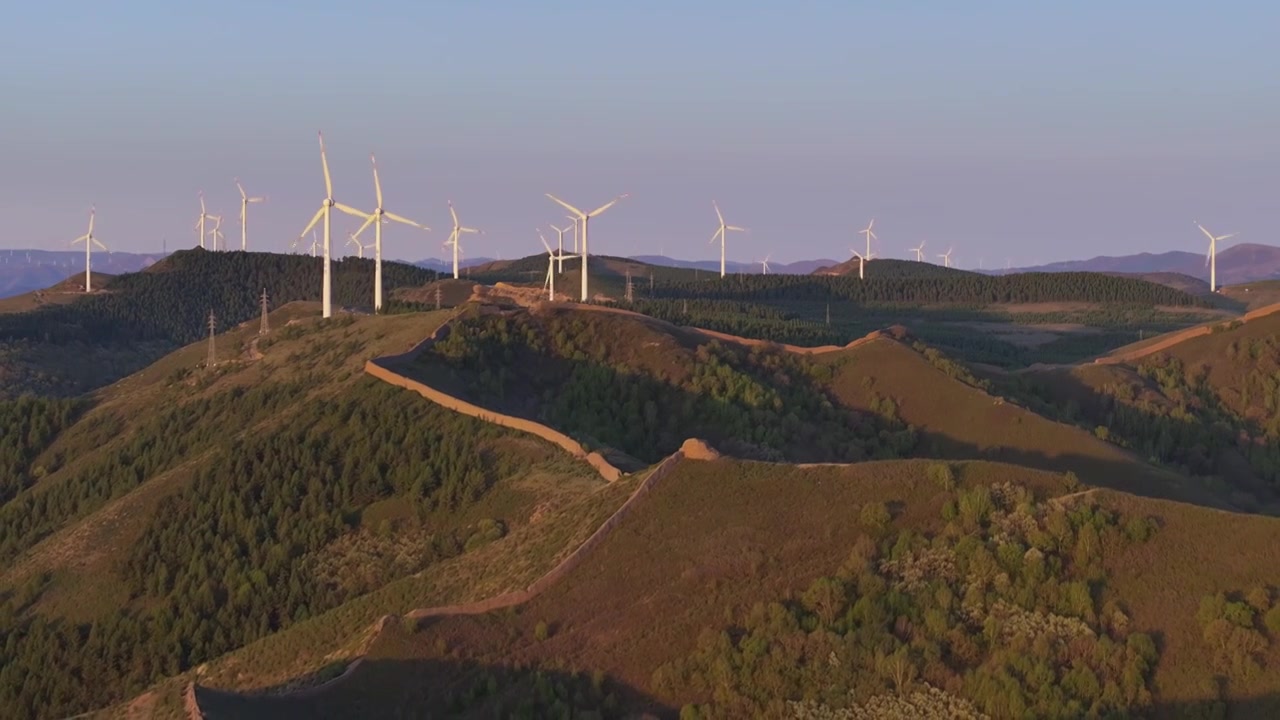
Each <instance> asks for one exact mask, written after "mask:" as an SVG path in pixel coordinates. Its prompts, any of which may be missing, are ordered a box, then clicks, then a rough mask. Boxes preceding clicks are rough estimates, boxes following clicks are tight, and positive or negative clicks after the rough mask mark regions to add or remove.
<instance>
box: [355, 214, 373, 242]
mask: <svg viewBox="0 0 1280 720" xmlns="http://www.w3.org/2000/svg"><path fill="white" fill-rule="evenodd" d="M377 217H378V216H377V215H370V216H369V217H368V218H365V221H364V224H363V225H361V226H360V229H359V230H357V231H355V236H356V237H359V236H360V233H362V232H364V231H365V228H367V227H369V226H370V225H372V224H373V221H374V220H376V219H377Z"/></svg>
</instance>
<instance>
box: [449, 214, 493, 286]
mask: <svg viewBox="0 0 1280 720" xmlns="http://www.w3.org/2000/svg"><path fill="white" fill-rule="evenodd" d="M449 214H450V215H451V216H453V232H451V233H449V239H448V240H445V241H444V244H445V246H446V247H447V246H449V245H452V246H453V279H454V280H457V279H458V238H459V236H461V235H465V234H468V233H479V234H481V235H483V234H484V232H483V231H480V230H477V229H475V228H469V227H462V223H459V222H458V212H457V211H456V210H454V209H453V201H452V200H450V201H449Z"/></svg>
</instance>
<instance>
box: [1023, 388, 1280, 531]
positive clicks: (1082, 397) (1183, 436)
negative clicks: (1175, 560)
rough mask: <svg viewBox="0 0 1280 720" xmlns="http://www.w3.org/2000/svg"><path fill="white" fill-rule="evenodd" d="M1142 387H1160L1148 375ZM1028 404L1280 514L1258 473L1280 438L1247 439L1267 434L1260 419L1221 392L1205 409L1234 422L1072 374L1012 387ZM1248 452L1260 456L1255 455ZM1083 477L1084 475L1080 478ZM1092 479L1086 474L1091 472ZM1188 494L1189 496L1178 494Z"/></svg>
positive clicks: (1257, 508)
mask: <svg viewBox="0 0 1280 720" xmlns="http://www.w3.org/2000/svg"><path fill="white" fill-rule="evenodd" d="M1143 385H1144V390H1146V391H1150V392H1156V393H1159V395H1160V397H1166V396H1165V395H1164V393H1163V392H1162V391H1160V390H1159V389H1158V388H1156V386H1155V385H1154V384H1153V383H1151V382H1150V381H1148V380H1145V379H1144V380H1143ZM1005 389H1006V390H1011V391H1012V392H1013V394H1014V395H1016V396H1018V397H1019V399H1020V400H1021V401H1025V402H1026V403H1027V404H1028V407H1029V409H1031V410H1033V411H1035V412H1038V413H1040V414H1042V415H1045V416H1046V417H1049V418H1051V419H1054V420H1058V421H1059V422H1064V423H1067V424H1071V425H1076V426H1078V427H1081V428H1083V429H1085V430H1088V431H1090V432H1095V431H1096V429H1097V428H1103V429H1104V430H1105V431H1106V432H1107V433H1108V434H1109V435H1110V436H1111V438H1113V439H1118V440H1119V441H1120V443H1118V444H1121V447H1127V448H1131V449H1132V451H1133V452H1135V453H1138V454H1141V455H1143V456H1146V457H1155V458H1158V459H1159V460H1160V461H1161V462H1165V463H1169V464H1170V465H1171V466H1175V467H1177V468H1178V469H1179V471H1180V473H1181V474H1183V475H1184V476H1186V477H1187V479H1188V483H1190V484H1195V485H1198V486H1199V488H1200V489H1201V491H1202V492H1205V493H1209V494H1211V495H1213V496H1214V497H1216V498H1218V499H1219V500H1221V501H1222V502H1221V505H1220V506H1222V507H1230V508H1231V509H1234V510H1240V511H1244V512H1251V513H1261V514H1268V515H1277V514H1280V494H1278V493H1277V491H1276V488H1275V487H1274V486H1273V485H1272V484H1270V483H1268V482H1267V481H1266V480H1265V479H1263V478H1262V477H1260V476H1259V475H1258V469H1257V467H1256V466H1255V462H1256V463H1268V462H1276V461H1277V459H1280V446H1278V445H1277V443H1275V442H1274V441H1264V442H1261V443H1260V442H1258V441H1257V440H1254V441H1252V442H1250V441H1247V440H1243V439H1242V435H1241V434H1242V433H1243V434H1244V435H1245V436H1247V437H1250V438H1257V439H1261V438H1264V437H1265V432H1264V430H1263V428H1262V427H1261V426H1260V425H1259V424H1258V423H1257V422H1256V421H1254V420H1249V419H1244V418H1239V417H1236V416H1235V414H1234V413H1231V412H1230V411H1229V410H1227V409H1226V408H1224V407H1222V406H1221V405H1220V404H1219V403H1218V402H1217V400H1216V398H1207V399H1206V398H1199V397H1198V399H1197V402H1200V403H1201V404H1202V407H1203V408H1204V409H1205V411H1207V412H1210V413H1215V414H1219V415H1222V416H1228V417H1231V418H1232V423H1233V424H1234V427H1233V426H1231V425H1228V424H1226V423H1223V422H1216V423H1213V424H1210V423H1208V422H1205V421H1204V420H1201V419H1198V418H1196V417H1176V416H1174V415H1172V414H1162V413H1158V412H1156V411H1155V410H1154V409H1152V408H1144V407H1140V406H1138V405H1136V404H1132V403H1128V402H1122V401H1120V400H1118V399H1116V398H1114V397H1112V396H1111V395H1108V394H1106V393H1104V392H1102V391H1101V390H1099V389H1096V388H1094V387H1092V386H1090V385H1089V384H1087V383H1085V382H1084V381H1083V380H1082V379H1080V378H1079V377H1077V376H1076V375H1074V374H1073V373H1070V372H1057V373H1053V374H1052V375H1051V376H1045V377H1041V378H1039V379H1035V378H1029V377H1028V378H1022V379H1021V382H1020V383H1018V384H1017V385H1016V386H1012V385H1011V386H1008V387H1006V388H1005ZM1250 456H1254V457H1253V459H1252V460H1251V458H1250ZM1081 477H1082V478H1084V476H1083V475H1082V476H1081ZM1085 479H1086V480H1087V478H1085ZM1177 499H1183V498H1177Z"/></svg>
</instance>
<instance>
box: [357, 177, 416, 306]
mask: <svg viewBox="0 0 1280 720" xmlns="http://www.w3.org/2000/svg"><path fill="white" fill-rule="evenodd" d="M369 163H370V164H371V165H373V192H374V195H375V197H376V199H377V202H378V206H377V207H375V208H374V209H373V212H371V213H369V214H367V215H365V214H364V213H361V214H362V215H364V218H365V221H364V224H363V225H361V226H360V229H359V230H357V231H356V232H355V234H356V235H359V234H360V233H362V232H364V229H365V228H367V227H369V225H373V311H374V312H378V311H380V310H382V226H383V225H384V224H385V223H386V222H387V221H388V220H394V221H395V222H398V223H401V224H404V225H409V226H411V227H416V228H419V229H422V230H430V229H431V228H429V227H427V226H425V225H420V224H418V223H416V222H414V221H412V220H410V219H409V218H406V217H401V216H400V215H397V214H395V213H391V212H387V211H386V210H385V209H384V208H383V207H382V182H381V181H380V180H378V160H377V159H376V158H375V157H374V156H373V155H372V154H370V155H369ZM356 244H357V245H359V244H360V241H359V240H356ZM359 252H360V257H364V249H363V246H362V248H361V250H360V251H359Z"/></svg>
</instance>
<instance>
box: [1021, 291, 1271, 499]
mask: <svg viewBox="0 0 1280 720" xmlns="http://www.w3.org/2000/svg"><path fill="white" fill-rule="evenodd" d="M1278 383H1280V314H1276V315H1270V316H1265V317H1261V318H1256V319H1254V320H1251V321H1249V322H1248V323H1244V324H1239V323H1230V324H1223V325H1221V326H1219V329H1218V330H1217V331H1216V332H1211V333H1209V334H1206V335H1200V336H1198V337H1194V338H1191V339H1188V340H1185V341H1183V342H1180V343H1178V344H1176V345H1173V346H1172V347H1169V348H1166V349H1165V350H1163V351H1161V352H1157V353H1154V354H1152V355H1148V356H1146V357H1143V358H1140V359H1138V360H1136V361H1134V362H1133V363H1132V364H1130V365H1090V366H1081V367H1079V368H1070V369H1056V370H1046V371H1041V372H1036V373H1028V374H1024V375H1021V376H1019V378H1017V381H1016V383H1013V382H1011V392H1017V393H1020V394H1022V395H1024V396H1026V397H1028V398H1029V401H1031V402H1039V403H1041V405H1039V407H1041V408H1042V409H1043V411H1045V412H1050V413H1057V414H1058V415H1060V416H1061V417H1063V418H1064V419H1066V420H1069V421H1073V422H1076V423H1079V424H1083V425H1085V426H1087V427H1090V428H1092V429H1093V430H1094V432H1095V434H1096V435H1098V436H1099V437H1104V438H1107V439H1108V440H1111V441H1112V442H1116V443H1119V444H1122V445H1125V446H1128V447H1131V448H1133V449H1135V450H1137V451H1139V452H1141V453H1142V454H1143V455H1145V456H1147V457H1150V458H1152V459H1154V460H1156V461H1159V462H1163V463H1167V464H1170V465H1173V466H1176V467H1178V468H1180V469H1182V470H1184V471H1186V472H1189V473H1192V474H1194V475H1199V476H1203V477H1207V478H1210V479H1211V481H1212V482H1213V483H1216V484H1217V486H1218V487H1219V489H1220V491H1222V494H1224V495H1225V494H1227V493H1228V492H1229V493H1231V494H1232V496H1233V498H1234V499H1235V501H1236V502H1237V504H1239V505H1241V506H1244V507H1253V508H1257V509H1264V510H1266V511H1268V512H1280V492H1278V491H1280V422H1278V421H1277V420H1276V418H1277V416H1278V414H1280V384H1278Z"/></svg>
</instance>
